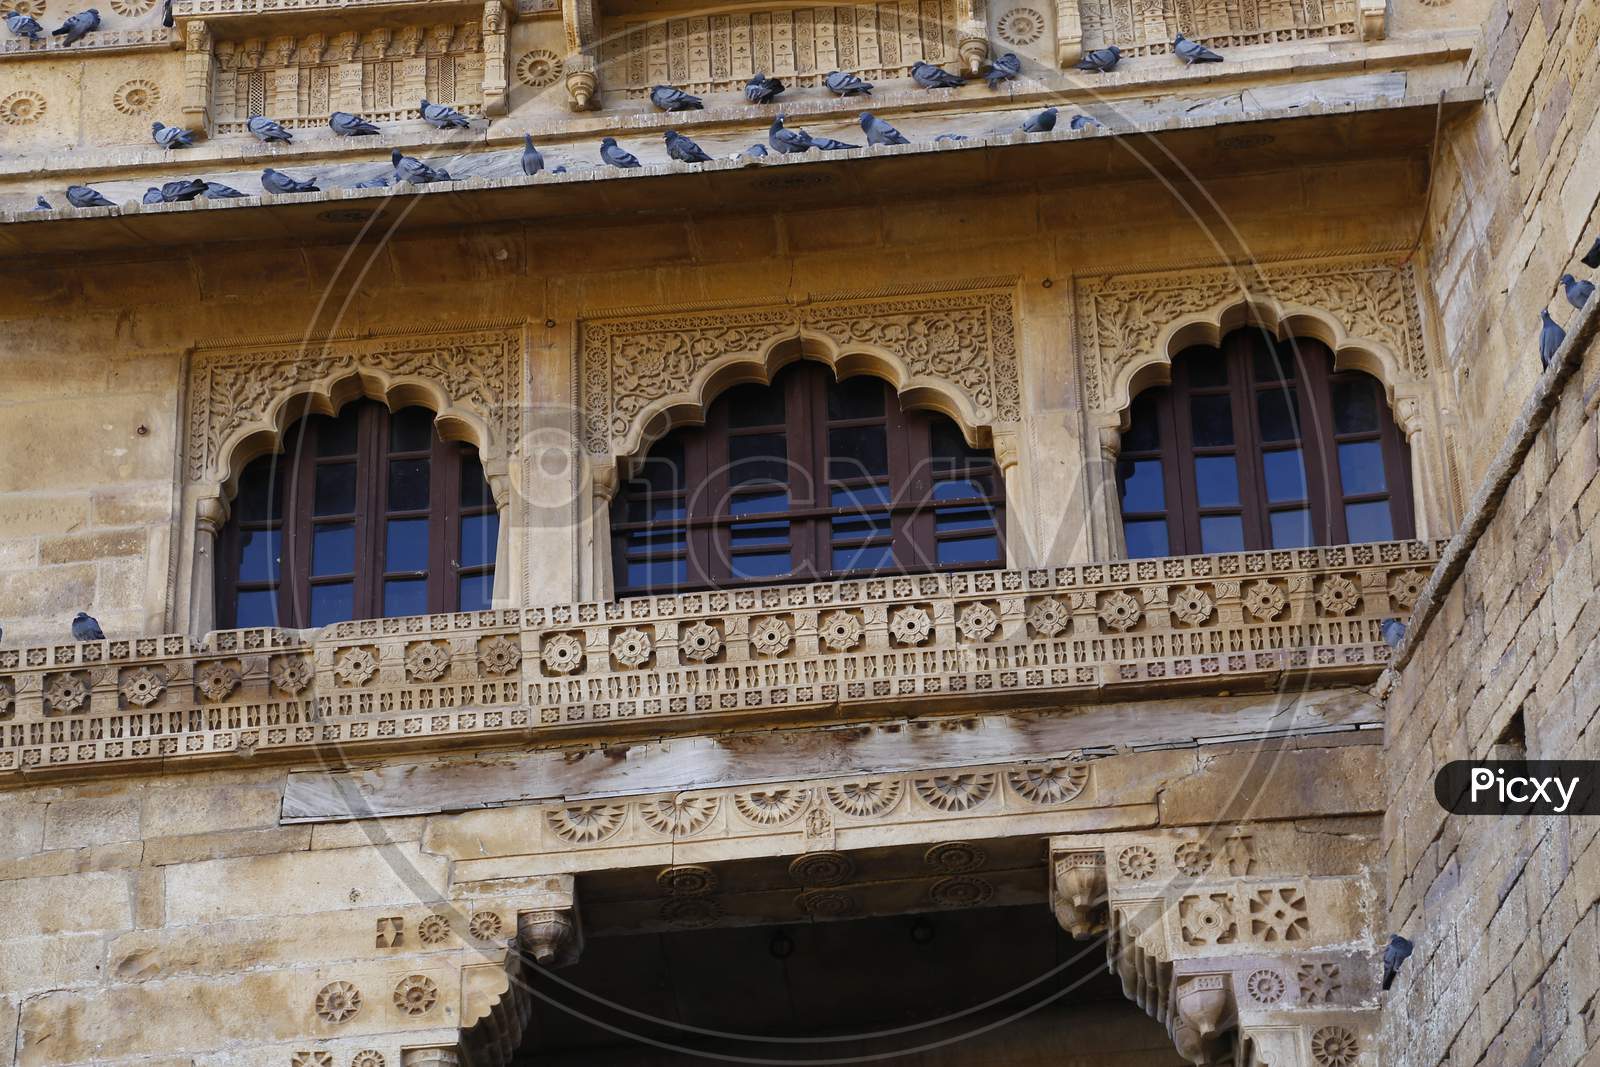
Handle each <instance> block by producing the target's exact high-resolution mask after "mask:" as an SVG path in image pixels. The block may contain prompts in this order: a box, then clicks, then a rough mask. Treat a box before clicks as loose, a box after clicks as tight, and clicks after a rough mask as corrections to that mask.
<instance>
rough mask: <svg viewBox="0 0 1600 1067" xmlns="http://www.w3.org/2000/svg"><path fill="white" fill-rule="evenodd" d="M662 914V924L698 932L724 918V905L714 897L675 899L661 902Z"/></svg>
mask: <svg viewBox="0 0 1600 1067" xmlns="http://www.w3.org/2000/svg"><path fill="white" fill-rule="evenodd" d="M660 914H661V920H662V922H665V923H670V924H671V925H673V926H676V927H679V928H680V929H685V930H697V929H699V928H701V927H704V926H710V925H711V924H713V923H715V922H716V921H717V920H718V919H720V918H722V905H721V904H718V903H717V901H716V899H715V898H714V897H673V898H672V899H670V900H663V901H662V902H661V912H660Z"/></svg>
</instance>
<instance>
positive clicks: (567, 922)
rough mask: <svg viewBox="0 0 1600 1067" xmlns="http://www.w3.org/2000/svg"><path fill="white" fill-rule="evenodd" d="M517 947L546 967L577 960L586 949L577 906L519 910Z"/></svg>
mask: <svg viewBox="0 0 1600 1067" xmlns="http://www.w3.org/2000/svg"><path fill="white" fill-rule="evenodd" d="M517 947H518V948H520V949H521V950H522V951H523V952H525V953H527V954H528V955H529V956H532V957H533V958H534V960H536V961H537V962H538V963H539V965H540V966H542V967H563V966H566V965H567V964H569V963H576V962H577V961H578V955H579V954H580V953H581V952H582V951H583V931H582V929H581V927H580V926H579V923H578V915H577V912H576V910H575V909H573V908H541V909H539V910H537V911H519V912H517Z"/></svg>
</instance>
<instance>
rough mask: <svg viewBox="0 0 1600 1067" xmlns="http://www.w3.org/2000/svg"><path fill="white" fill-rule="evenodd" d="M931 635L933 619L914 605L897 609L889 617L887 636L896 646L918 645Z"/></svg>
mask: <svg viewBox="0 0 1600 1067" xmlns="http://www.w3.org/2000/svg"><path fill="white" fill-rule="evenodd" d="M932 634H933V618H932V617H931V616H930V615H929V614H928V611H927V609H926V608H922V607H919V606H917V605H915V604H910V605H907V606H906V607H903V608H898V609H896V610H895V611H894V613H893V614H891V615H890V616H889V636H891V637H893V638H894V641H895V644H898V645H920V644H922V643H923V642H924V641H926V640H927V639H928V638H929V637H930V636H932Z"/></svg>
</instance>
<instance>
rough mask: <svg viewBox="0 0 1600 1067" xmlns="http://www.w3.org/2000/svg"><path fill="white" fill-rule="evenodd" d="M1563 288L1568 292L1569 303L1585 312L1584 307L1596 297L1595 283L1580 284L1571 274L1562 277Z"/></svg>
mask: <svg viewBox="0 0 1600 1067" xmlns="http://www.w3.org/2000/svg"><path fill="white" fill-rule="evenodd" d="M1561 288H1563V289H1565V290H1566V291H1567V303H1569V304H1571V305H1572V306H1573V307H1575V308H1577V309H1578V310H1579V311H1582V310H1583V305H1585V304H1587V303H1588V302H1589V298H1590V297H1591V296H1593V295H1594V282H1580V281H1578V280H1577V279H1576V278H1574V277H1573V276H1572V275H1570V274H1563V275H1562V276H1561Z"/></svg>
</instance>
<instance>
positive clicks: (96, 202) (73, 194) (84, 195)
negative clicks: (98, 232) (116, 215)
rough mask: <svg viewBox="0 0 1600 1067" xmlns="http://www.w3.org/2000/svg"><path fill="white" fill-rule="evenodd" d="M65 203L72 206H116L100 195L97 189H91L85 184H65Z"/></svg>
mask: <svg viewBox="0 0 1600 1067" xmlns="http://www.w3.org/2000/svg"><path fill="white" fill-rule="evenodd" d="M67 203H69V204H71V205H72V206H73V207H116V205H115V204H113V203H112V202H111V201H109V200H107V199H106V198H105V197H103V196H101V195H100V191H99V190H98V189H91V188H89V187H88V186H87V185H69V186H67Z"/></svg>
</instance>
